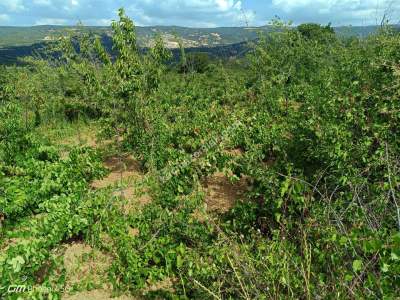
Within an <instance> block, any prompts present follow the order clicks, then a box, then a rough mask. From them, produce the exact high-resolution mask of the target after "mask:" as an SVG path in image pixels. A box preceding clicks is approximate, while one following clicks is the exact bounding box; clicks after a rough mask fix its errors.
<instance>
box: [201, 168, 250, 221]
mask: <svg viewBox="0 0 400 300" xmlns="http://www.w3.org/2000/svg"><path fill="white" fill-rule="evenodd" d="M203 188H204V189H205V192H206V196H205V202H206V204H207V210H208V211H216V212H220V213H224V212H227V211H229V210H230V209H231V208H232V207H233V206H234V205H235V203H236V201H237V200H239V199H240V198H242V197H243V196H244V194H245V192H246V191H247V182H246V179H245V178H241V179H240V180H239V181H238V182H236V183H231V182H230V180H229V179H228V178H227V177H226V176H225V175H224V173H222V172H217V173H215V174H214V175H213V176H210V177H208V178H207V179H206V180H204V182H203Z"/></svg>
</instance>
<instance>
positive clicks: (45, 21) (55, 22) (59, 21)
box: [35, 18, 68, 25]
mask: <svg viewBox="0 0 400 300" xmlns="http://www.w3.org/2000/svg"><path fill="white" fill-rule="evenodd" d="M49 24H51V25H66V24H68V20H67V19H57V18H44V19H39V20H37V21H36V22H35V25H49Z"/></svg>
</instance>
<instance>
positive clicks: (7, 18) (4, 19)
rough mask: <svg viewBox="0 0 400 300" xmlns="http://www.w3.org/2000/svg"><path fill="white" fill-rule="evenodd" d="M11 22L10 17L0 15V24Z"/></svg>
mask: <svg viewBox="0 0 400 300" xmlns="http://www.w3.org/2000/svg"><path fill="white" fill-rule="evenodd" d="M9 20H10V17H9V16H8V15H6V14H0V22H7V21H9Z"/></svg>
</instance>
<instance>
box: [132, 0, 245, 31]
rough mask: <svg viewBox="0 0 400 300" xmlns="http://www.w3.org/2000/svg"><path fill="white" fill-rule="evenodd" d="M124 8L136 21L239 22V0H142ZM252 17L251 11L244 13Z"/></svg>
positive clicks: (195, 24)
mask: <svg viewBox="0 0 400 300" xmlns="http://www.w3.org/2000/svg"><path fill="white" fill-rule="evenodd" d="M127 12H128V14H129V15H130V16H132V17H133V19H134V20H135V21H136V22H137V23H138V24H140V25H154V24H158V25H186V26H191V27H214V26H217V25H240V24H241V23H242V16H243V12H242V1H237V0H143V1H136V3H134V4H131V5H130V6H129V7H128V8H127ZM247 15H248V17H249V18H250V19H252V17H253V14H251V13H248V14H247Z"/></svg>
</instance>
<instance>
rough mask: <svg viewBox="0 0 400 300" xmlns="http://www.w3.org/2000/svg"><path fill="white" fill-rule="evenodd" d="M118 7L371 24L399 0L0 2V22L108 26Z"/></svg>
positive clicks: (165, 20)
mask: <svg viewBox="0 0 400 300" xmlns="http://www.w3.org/2000/svg"><path fill="white" fill-rule="evenodd" d="M120 7H124V8H125V10H126V13H127V14H128V16H130V17H131V18H132V19H133V20H134V21H135V23H136V25H139V26H148V25H178V26H187V27H219V26H246V24H248V25H249V26H262V25H266V24H268V22H269V21H271V20H272V19H273V18H275V17H279V18H280V19H282V20H284V21H293V22H294V24H300V23H306V22H317V23H322V24H327V23H329V22H331V23H332V24H333V25H335V26H342V25H376V24H378V23H380V20H381V19H382V17H383V16H384V15H387V16H388V18H389V19H390V20H391V22H392V23H396V24H397V23H399V22H400V0H241V1H239V0H0V25H3V26H9V25H10V26H32V25H74V24H76V23H78V22H79V21H81V22H83V23H84V24H85V25H100V26H105V25H110V23H111V21H112V20H113V19H116V16H117V14H116V12H117V10H118V8H120Z"/></svg>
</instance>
